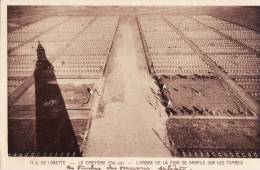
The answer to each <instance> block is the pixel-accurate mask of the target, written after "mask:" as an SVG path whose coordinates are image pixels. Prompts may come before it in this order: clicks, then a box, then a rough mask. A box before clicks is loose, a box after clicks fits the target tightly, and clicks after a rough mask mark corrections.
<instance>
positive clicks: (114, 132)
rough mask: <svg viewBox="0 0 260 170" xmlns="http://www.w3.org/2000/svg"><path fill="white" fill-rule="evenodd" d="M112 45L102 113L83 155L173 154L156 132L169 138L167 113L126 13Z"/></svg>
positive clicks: (136, 32) (93, 127)
mask: <svg viewBox="0 0 260 170" xmlns="http://www.w3.org/2000/svg"><path fill="white" fill-rule="evenodd" d="M114 43H115V44H114V46H113V49H112V55H113V56H112V58H110V62H109V65H108V70H107V71H108V72H109V73H108V75H107V78H106V82H105V87H104V93H103V96H102V100H103V103H104V105H105V108H104V112H103V117H102V118H97V119H93V121H92V126H91V129H90V133H89V138H88V143H87V149H86V152H85V153H84V156H161V157H168V156H171V154H170V152H169V150H168V149H167V148H166V147H165V146H164V145H163V143H162V141H160V139H159V138H158V136H156V134H155V133H154V131H153V129H154V130H155V131H156V132H157V133H158V134H159V135H160V137H161V138H162V139H163V140H164V141H166V142H167V141H168V139H167V135H166V129H165V120H166V113H164V108H163V106H161V104H160V102H159V101H157V100H156V98H155V97H154V95H153V93H152V90H151V89H153V90H154V91H157V90H158V89H157V86H156V85H155V83H154V81H153V79H152V78H151V77H150V76H149V74H148V71H147V68H146V62H145V56H144V54H143V49H142V44H141V40H140V37H139V33H138V27H137V24H136V20H135V18H134V17H130V16H123V17H121V19H120V23H119V27H118V32H117V34H116V38H115V41H114Z"/></svg>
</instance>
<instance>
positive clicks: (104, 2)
mask: <svg viewBox="0 0 260 170" xmlns="http://www.w3.org/2000/svg"><path fill="white" fill-rule="evenodd" d="M7 5H60V6H68V5H69V6H79V5H89V6H110V5H116V6H117V5H118V6H143V5H144V6H170V5H172V6H260V1H258V2H257V0H247V1H245V0H236V1H234V0H233V1H231V0H196V1H195V0H186V1H184V0H182V1H181V0H179V1H177V0H175V1H171V0H128V1H127V0H124V1H123V0H77V1H76V0H9V1H5V0H4V1H2V2H1V46H0V47H1V58H0V59H1V60H0V61H1V62H0V82H1V84H0V94H1V97H0V108H1V109H0V110H1V113H0V118H1V123H0V128H1V131H0V139H1V141H0V149H1V152H0V158H1V160H0V165H1V166H0V169H3V170H16V169H17V170H18V169H22V170H27V169H28V170H35V169H47V168H48V169H65V168H64V167H62V166H39V167H36V166H30V165H29V160H65V161H68V162H71V161H72V162H75V163H76V161H78V160H84V161H85V160H101V159H102V160H107V161H109V160H114V161H117V162H118V161H125V162H127V161H131V162H135V160H169V161H170V160H175V161H177V160H179V161H182V160H187V161H189V160H212V159H209V158H207V159H194V158H144V157H143V158H112V157H111V158H108V157H106V158H59V157H56V158H51V157H48V158H37V157H34V158H32V157H31V158H24V157H20V158H19V157H8V155H7V93H6V92H7V43H6V42H7V20H6V18H7ZM215 160H219V161H221V160H223V161H225V160H243V161H244V165H243V166H238V167H236V166H231V167H227V166H211V167H210V169H211V170H217V169H218V170H220V169H235V170H245V169H248V170H249V169H250V170H260V160H259V159H215ZM190 167H191V168H192V170H195V169H207V170H208V169H209V167H207V166H190Z"/></svg>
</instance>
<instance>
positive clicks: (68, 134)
mask: <svg viewBox="0 0 260 170" xmlns="http://www.w3.org/2000/svg"><path fill="white" fill-rule="evenodd" d="M37 57H38V59H37V62H36V68H35V70H34V78H35V97H36V100H35V102H36V103H35V104H36V148H37V154H39V156H81V153H80V149H79V146H78V143H77V139H76V136H75V133H74V131H73V127H72V124H71V121H70V119H69V115H68V112H67V109H66V106H65V102H64V99H63V96H62V94H61V90H60V87H59V84H58V82H57V80H56V76H55V72H54V67H53V65H52V64H51V63H50V62H49V61H48V59H47V57H46V53H45V49H44V48H43V46H42V45H41V44H40V42H39V44H38V47H37Z"/></svg>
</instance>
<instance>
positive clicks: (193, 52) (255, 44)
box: [1, 4, 260, 160]
mask: <svg viewBox="0 0 260 170" xmlns="http://www.w3.org/2000/svg"><path fill="white" fill-rule="evenodd" d="M6 20H7V42H6V43H7V49H6V50H7V51H6V53H7V71H6V72H7V84H6V86H7V87H6V88H7V92H6V93H7V99H8V101H7V105H8V106H7V110H8V113H6V114H7V126H8V129H7V138H8V139H7V140H8V142H7V144H8V146H7V147H8V153H7V154H8V157H13V158H14V157H134V158H137V157H153V158H156V157H158V158H159V157H160V158H259V157H260V122H259V115H260V7H259V6H123V5H122V6H120V5H111V6H109V5H104V6H91V5H89V6H87V5H80V6H77V5H73V6H63V5H62V4H60V5H55V6H52V5H48V6H45V5H8V6H7V18H6ZM1 114H4V113H1ZM238 160H239V159H238Z"/></svg>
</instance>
